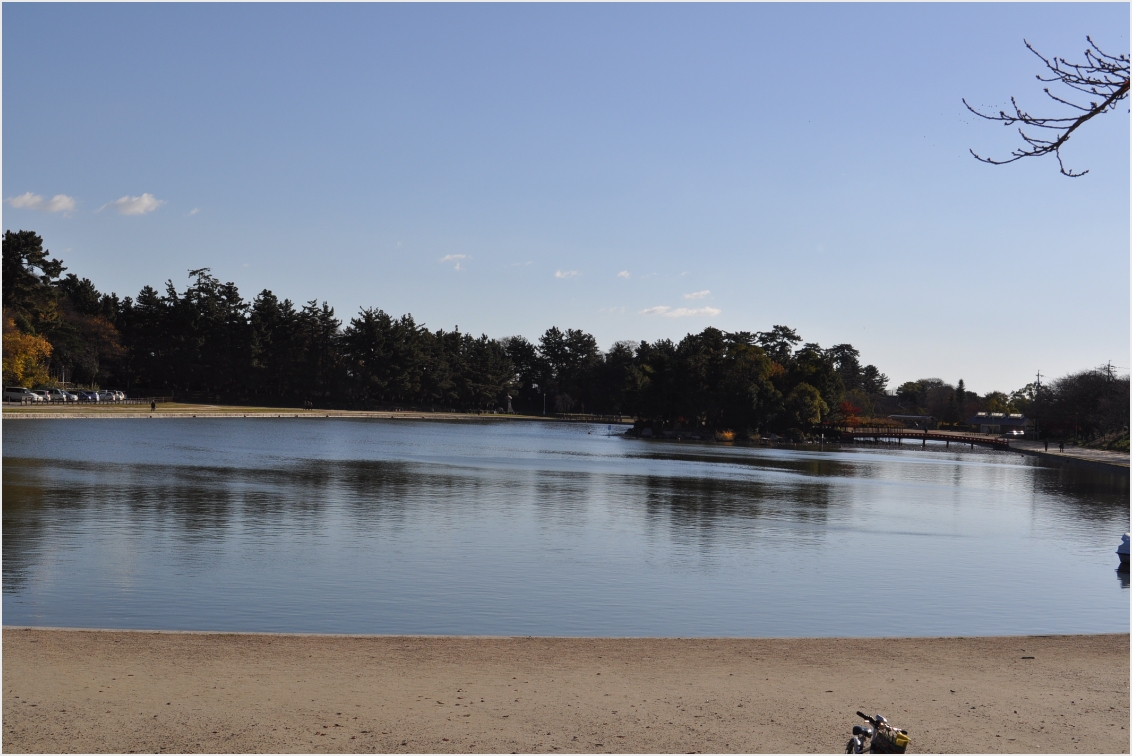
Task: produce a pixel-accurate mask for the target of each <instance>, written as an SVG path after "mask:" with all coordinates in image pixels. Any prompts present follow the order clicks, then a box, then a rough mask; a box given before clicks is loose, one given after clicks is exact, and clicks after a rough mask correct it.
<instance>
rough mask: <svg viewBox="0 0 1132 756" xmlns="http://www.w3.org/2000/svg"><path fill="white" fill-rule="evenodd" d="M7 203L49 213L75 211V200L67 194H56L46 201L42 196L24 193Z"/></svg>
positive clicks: (10, 198) (11, 198)
mask: <svg viewBox="0 0 1132 756" xmlns="http://www.w3.org/2000/svg"><path fill="white" fill-rule="evenodd" d="M5 202H7V203H8V204H9V205H10V206H11V207H18V208H20V209H22V210H42V211H44V212H48V213H69V212H71V211H72V210H74V209H75V198H74V197H68V196H67V195H65V194H56V195H55V196H54V197H52V198H51V199H49V200H45V199H44V198H43V197H42V195H39V194H32V193H31V192H24V193H23V194H21V195H20V196H18V197H9V198H8V199H6V200H5Z"/></svg>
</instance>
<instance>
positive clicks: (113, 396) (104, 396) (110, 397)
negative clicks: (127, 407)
mask: <svg viewBox="0 0 1132 756" xmlns="http://www.w3.org/2000/svg"><path fill="white" fill-rule="evenodd" d="M98 398H99V400H100V401H103V402H116V401H118V392H117V391H110V390H108V389H107V390H103V391H99V392H98Z"/></svg>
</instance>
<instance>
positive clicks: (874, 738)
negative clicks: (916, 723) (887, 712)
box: [845, 711, 911, 753]
mask: <svg viewBox="0 0 1132 756" xmlns="http://www.w3.org/2000/svg"><path fill="white" fill-rule="evenodd" d="M857 716H858V717H860V718H861V719H863V720H865V721H866V722H868V723H869V724H868V725H865V726H864V727H862V726H861V725H854V726H853V737H852V738H850V739H849V742H848V743H846V744H845V753H904V752H905V751H907V750H908V744H909V743H910V742H911V739H910V738H909V737H908V731H907V730H902V729H898V728H896V727H893V726H892V725H891V724H889V722H888V720H887V719H885V718H884V717H882V716H881V715H880V714H877V715H876V716H875V717H870V716H869V715H867V714H863V713H861V712H859V711H858V712H857ZM869 725H871V727H870V726H869Z"/></svg>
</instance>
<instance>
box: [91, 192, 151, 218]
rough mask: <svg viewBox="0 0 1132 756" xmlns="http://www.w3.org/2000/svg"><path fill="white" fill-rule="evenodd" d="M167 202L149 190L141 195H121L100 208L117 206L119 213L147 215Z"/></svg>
mask: <svg viewBox="0 0 1132 756" xmlns="http://www.w3.org/2000/svg"><path fill="white" fill-rule="evenodd" d="M164 204H165V200H159V199H157V197H154V196H153V195H152V194H150V193H149V192H146V193H145V194H143V195H142V196H140V197H130V196H125V197H119V198H118V199H116V200H114V201H113V202H107V203H106V204H105V205H103V206H102V207H100V208H99V210H101V209H103V208H107V207H114V208H117V210H118V213H119V214H121V215H145V214H146V213H152V212H153V211H154V210H156V209H157V208H159V207H161V206H162V205H164Z"/></svg>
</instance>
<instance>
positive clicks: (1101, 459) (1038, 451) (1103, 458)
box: [1010, 441, 1128, 470]
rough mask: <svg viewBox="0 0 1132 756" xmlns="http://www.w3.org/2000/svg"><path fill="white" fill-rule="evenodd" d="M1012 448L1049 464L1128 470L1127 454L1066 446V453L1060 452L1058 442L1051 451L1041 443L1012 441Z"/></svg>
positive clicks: (1052, 443)
mask: <svg viewBox="0 0 1132 756" xmlns="http://www.w3.org/2000/svg"><path fill="white" fill-rule="evenodd" d="M1010 447H1011V448H1012V449H1014V450H1016V451H1020V452H1023V453H1026V454H1030V455H1033V456H1036V457H1040V458H1042V459H1043V460H1045V461H1047V462H1059V461H1063V462H1070V463H1072V462H1087V463H1092V464H1095V465H1108V466H1112V467H1123V468H1124V469H1126V470H1127V469H1128V453H1127V452H1115V451H1105V450H1104V449H1086V448H1084V447H1081V446H1066V447H1065V451H1063V452H1062V451H1058V447H1057V443H1056V442H1051V443H1050V445H1049V451H1046V450H1045V444H1044V443H1042V442H1041V441H1011V442H1010Z"/></svg>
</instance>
